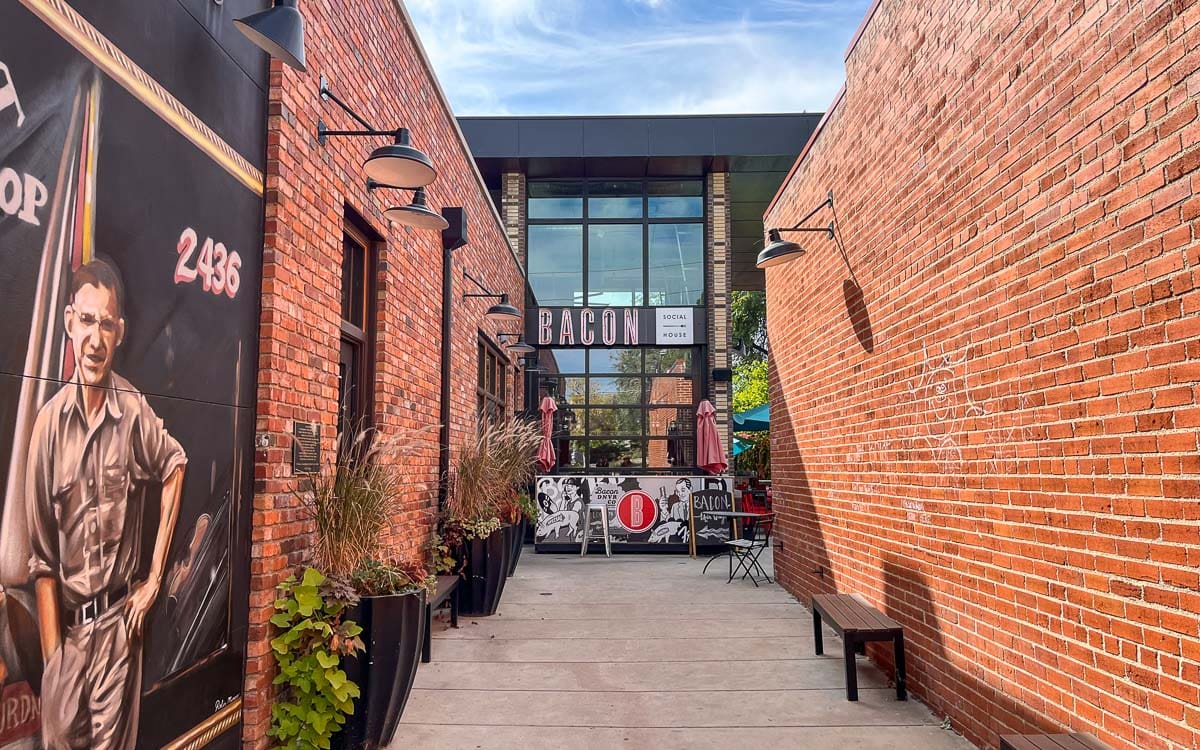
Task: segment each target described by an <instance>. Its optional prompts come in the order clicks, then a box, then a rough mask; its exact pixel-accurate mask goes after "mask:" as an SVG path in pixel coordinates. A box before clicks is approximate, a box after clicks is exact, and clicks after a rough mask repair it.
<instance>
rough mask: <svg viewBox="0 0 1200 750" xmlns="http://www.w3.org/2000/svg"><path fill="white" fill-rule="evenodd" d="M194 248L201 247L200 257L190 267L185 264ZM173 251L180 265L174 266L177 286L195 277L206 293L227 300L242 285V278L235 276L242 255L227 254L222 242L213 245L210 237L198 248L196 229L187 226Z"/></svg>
mask: <svg viewBox="0 0 1200 750" xmlns="http://www.w3.org/2000/svg"><path fill="white" fill-rule="evenodd" d="M197 246H199V247H200V255H199V256H197V258H196V265H195V266H194V267H192V268H189V267H188V262H189V261H190V260H191V258H192V253H194V252H195V251H196V247H197ZM176 252H177V253H179V262H178V263H176V264H175V283H176V284H190V283H192V282H193V281H195V280H196V279H197V278H198V279H200V280H201V282H202V283H203V286H204V291H206V292H212V293H213V294H218V295H219V294H221V293H224V294H225V295H226V296H228V297H229V298H230V299H233V298H234V297H236V296H237V293H238V289H240V288H241V286H242V277H241V275H240V274H239V273H238V269H240V268H241V267H242V256H240V255H238V253H237V250H234V251H232V252H230V251H227V250H226V249H225V245H224V244H223V243H221V242H213V239H212V237H206V238H205V239H204V244H203V245H200V238H199V237H198V236H197V235H196V230H195V229H192V228H191V227H188V228H187V229H184V230H183V233H182V234H180V235H179V246H178V247H177V248H176Z"/></svg>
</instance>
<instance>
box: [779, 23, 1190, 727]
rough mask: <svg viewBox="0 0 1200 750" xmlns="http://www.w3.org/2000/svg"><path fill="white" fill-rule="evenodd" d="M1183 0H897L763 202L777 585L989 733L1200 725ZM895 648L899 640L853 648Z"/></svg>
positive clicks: (958, 722)
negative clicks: (780, 236)
mask: <svg viewBox="0 0 1200 750" xmlns="http://www.w3.org/2000/svg"><path fill="white" fill-rule="evenodd" d="M1198 68H1200V4H1197V3H1193V2H1169V1H1168V0H1145V1H1144V2H1132V3H1125V2H1122V3H1073V2H1055V3H1048V2H1036V1H1035V0H1023V1H1021V2H1016V3H1002V4H976V3H963V2H951V1H950V0H937V1H935V2H932V3H930V2H912V1H911V0H885V1H884V2H877V3H876V4H875V7H874V8H873V9H872V11H871V12H870V13H869V14H868V17H867V19H866V20H865V21H864V23H863V26H862V28H861V29H860V32H859V34H858V36H857V37H856V40H855V42H854V43H853V44H852V45H851V48H850V50H849V51H848V52H847V57H846V72H847V81H846V86H845V89H844V90H843V92H842V94H841V95H840V96H839V97H838V99H837V101H836V102H835V103H834V105H833V106H832V107H831V108H830V112H829V113H828V114H827V115H826V117H825V120H824V121H823V123H822V125H821V127H820V128H819V129H818V131H817V134H816V135H814V137H813V139H812V140H811V141H810V142H809V145H808V147H807V148H806V151H805V152H804V153H803V154H802V155H801V157H800V158H799V160H798V161H797V163H796V165H795V167H794V168H793V172H792V174H791V176H790V178H789V179H788V180H787V181H786V182H785V184H784V186H783V188H782V189H781V190H780V193H779V194H778V195H777V196H776V200H775V201H774V203H773V204H772V205H771V207H770V208H769V210H768V211H767V214H766V225H767V226H768V227H787V226H791V225H793V223H794V222H796V221H797V220H798V219H799V218H800V217H802V216H803V215H804V214H806V213H807V212H808V211H809V210H810V209H811V208H813V207H814V206H817V205H818V204H819V203H820V202H821V201H822V200H824V199H825V197H826V194H827V191H830V190H832V191H833V194H834V196H835V200H834V208H833V210H832V211H830V210H829V209H824V210H823V211H822V212H819V213H818V214H817V215H816V216H815V217H814V218H813V219H812V223H811V224H810V226H823V225H824V224H826V223H827V222H828V221H830V220H833V221H835V222H836V237H837V239H836V242H831V241H829V240H827V239H825V238H824V237H822V236H820V235H805V236H801V237H800V239H799V240H797V241H798V242H800V243H801V244H803V245H804V246H805V247H806V248H807V250H808V252H807V254H806V255H804V256H803V257H800V258H797V259H795V260H793V261H791V262H789V263H786V264H783V265H780V266H778V267H775V268H770V269H768V271H767V293H768V301H769V305H768V310H769V315H768V330H769V336H770V342H771V352H772V357H773V369H772V381H771V390H772V392H771V416H772V436H771V440H772V445H771V449H772V456H773V459H774V462H773V471H774V482H775V503H776V504H777V509H778V510H779V511H781V515H782V522H781V528H780V529H779V537H780V540H781V543H782V548H781V549H780V550H778V551H777V554H776V558H775V561H776V566H777V569H778V571H779V578H780V581H781V582H782V583H783V584H784V585H785V586H786V587H787V588H788V589H789V590H790V591H792V592H793V593H795V594H796V595H797V596H799V597H800V598H801V600H802V601H803V600H805V599H806V598H807V597H808V596H809V595H811V594H813V593H815V592H827V591H834V590H836V591H839V592H853V593H858V594H861V595H863V596H865V597H866V598H867V599H869V600H870V601H871V602H873V603H874V604H875V605H877V606H878V607H880V608H881V609H883V610H884V611H886V612H887V613H889V614H890V615H891V616H893V617H894V618H896V619H897V620H899V621H900V622H901V623H902V624H903V625H904V627H905V629H906V637H907V638H908V639H909V642H910V643H911V647H910V649H911V650H910V651H909V656H908V679H909V685H910V689H911V690H912V692H913V693H915V694H916V695H917V696H919V697H920V698H921V699H922V700H924V701H926V702H927V703H928V704H929V705H930V706H931V707H932V708H933V710H934V711H935V712H937V713H938V714H942V715H945V716H947V717H949V719H950V722H951V724H952V726H953V727H954V728H955V729H957V730H959V731H961V732H963V733H964V734H965V735H966V736H967V737H968V738H969V739H970V740H972V741H973V742H976V743H978V744H979V745H980V746H982V747H988V748H994V747H996V744H997V734H998V733H1000V732H1002V731H1018V730H1024V731H1035V730H1047V729H1052V728H1063V727H1069V728H1071V729H1072V730H1077V731H1089V732H1093V733H1095V734H1097V735H1098V736H1099V737H1101V738H1102V739H1104V740H1105V741H1107V742H1109V743H1110V744H1112V745H1113V746H1114V747H1118V748H1139V749H1141V750H1148V749H1159V748H1161V749H1164V750H1165V749H1167V748H1170V749H1173V750H1179V749H1181V748H1188V749H1194V748H1197V747H1200V739H1198V738H1200V692H1198V691H1200V573H1198V568H1197V566H1200V523H1198V520H1200V505H1198V504H1197V497H1198V496H1200V454H1198V453H1197V429H1198V428H1200V318H1198V317H1197V315H1198V313H1200V291H1198V290H1197V284H1198V282H1200V242H1198V240H1200V238H1198V237H1197V227H1198V224H1197V217H1198V216H1200V195H1197V193H1198V190H1200V176H1198V175H1197V173H1196V167H1197V165H1200V146H1198V145H1197V143H1198V141H1200V121H1198V120H1197V102H1198V95H1200V72H1197V69H1198ZM871 655H872V657H874V658H876V659H878V660H879V661H880V662H883V663H884V666H885V668H890V660H891V653H890V649H872V651H871Z"/></svg>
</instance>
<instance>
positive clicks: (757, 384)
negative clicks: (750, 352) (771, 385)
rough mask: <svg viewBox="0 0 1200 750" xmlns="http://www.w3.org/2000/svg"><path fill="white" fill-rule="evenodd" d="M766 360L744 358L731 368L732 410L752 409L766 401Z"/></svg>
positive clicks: (735, 411)
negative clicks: (744, 359)
mask: <svg viewBox="0 0 1200 750" xmlns="http://www.w3.org/2000/svg"><path fill="white" fill-rule="evenodd" d="M768 400H769V396H768V393H767V360H765V359H757V360H746V361H743V362H739V363H738V364H737V366H736V367H734V368H733V411H734V413H735V414H736V413H737V412H740V411H746V410H747V409H753V408H754V407H756V406H761V405H762V404H765V403H767V401H768Z"/></svg>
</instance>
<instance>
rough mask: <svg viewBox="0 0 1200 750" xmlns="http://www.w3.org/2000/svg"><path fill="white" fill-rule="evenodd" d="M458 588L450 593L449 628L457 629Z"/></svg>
mask: <svg viewBox="0 0 1200 750" xmlns="http://www.w3.org/2000/svg"><path fill="white" fill-rule="evenodd" d="M458 591H459V589H458V587H457V586H455V587H454V590H453V591H451V592H450V627H452V628H454V629H455V630H457V629H458Z"/></svg>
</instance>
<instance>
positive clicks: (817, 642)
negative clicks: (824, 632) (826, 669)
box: [813, 607, 825, 656]
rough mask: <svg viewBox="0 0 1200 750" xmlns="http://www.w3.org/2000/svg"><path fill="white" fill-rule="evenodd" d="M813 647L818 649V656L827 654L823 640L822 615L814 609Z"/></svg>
mask: <svg viewBox="0 0 1200 750" xmlns="http://www.w3.org/2000/svg"><path fill="white" fill-rule="evenodd" d="M813 645H814V646H815V647H816V650H817V656H820V655H821V654H823V653H825V644H824V642H822V640H821V613H820V612H818V611H817V608H816V607H813Z"/></svg>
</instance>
